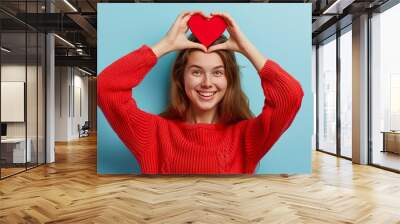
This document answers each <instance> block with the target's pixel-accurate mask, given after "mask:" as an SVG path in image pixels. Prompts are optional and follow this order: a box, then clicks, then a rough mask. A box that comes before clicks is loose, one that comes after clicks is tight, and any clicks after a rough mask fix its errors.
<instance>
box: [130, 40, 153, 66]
mask: <svg viewBox="0 0 400 224" xmlns="http://www.w3.org/2000/svg"><path fill="white" fill-rule="evenodd" d="M135 51H138V52H139V53H140V54H141V55H142V56H144V57H145V58H146V59H147V60H146V64H148V65H150V66H153V65H155V64H156V63H157V60H158V58H157V55H156V54H155V53H154V52H153V49H151V47H149V46H148V45H146V44H143V45H142V46H140V47H139V48H138V49H137V50H135ZM135 51H133V52H135ZM133 52H131V53H133Z"/></svg>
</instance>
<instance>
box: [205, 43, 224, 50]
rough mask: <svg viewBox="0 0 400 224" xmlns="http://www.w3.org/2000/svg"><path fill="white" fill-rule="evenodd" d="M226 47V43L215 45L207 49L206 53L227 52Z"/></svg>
mask: <svg viewBox="0 0 400 224" xmlns="http://www.w3.org/2000/svg"><path fill="white" fill-rule="evenodd" d="M227 46H228V45H227V44H226V42H224V43H221V44H217V45H213V46H211V47H209V48H208V50H207V52H213V51H218V50H228V49H227Z"/></svg>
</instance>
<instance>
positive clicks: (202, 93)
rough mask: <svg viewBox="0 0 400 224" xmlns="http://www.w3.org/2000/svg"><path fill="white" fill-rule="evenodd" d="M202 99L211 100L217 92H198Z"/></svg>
mask: <svg viewBox="0 0 400 224" xmlns="http://www.w3.org/2000/svg"><path fill="white" fill-rule="evenodd" d="M196 92H197V93H198V94H199V95H200V96H201V97H202V98H205V99H209V98H211V97H213V96H214V95H215V94H216V93H217V91H213V92H203V91H196Z"/></svg>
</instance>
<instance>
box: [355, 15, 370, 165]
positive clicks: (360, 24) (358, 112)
mask: <svg viewBox="0 0 400 224" xmlns="http://www.w3.org/2000/svg"><path fill="white" fill-rule="evenodd" d="M352 28H353V40H352V43H353V59H352V60H353V80H352V81H353V84H352V85H353V92H352V94H353V114H352V115H353V116H352V117H353V118H352V119H353V124H352V125H353V130H352V135H353V136H352V138H353V140H352V145H353V153H352V157H353V162H354V163H358V164H367V163H368V116H367V115H368V98H367V96H368V95H367V94H368V82H367V81H368V79H367V78H368V77H367V75H368V73H367V72H368V61H367V58H368V39H367V37H368V15H366V14H364V15H361V16H360V17H358V18H356V19H354V20H353V25H352Z"/></svg>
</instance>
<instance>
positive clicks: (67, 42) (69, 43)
mask: <svg viewBox="0 0 400 224" xmlns="http://www.w3.org/2000/svg"><path fill="white" fill-rule="evenodd" d="M54 36H55V37H57V38H58V39H60V40H61V41H62V42H64V43H66V44H68V45H69V46H71V47H73V48H75V45H73V44H72V43H71V42H69V41H68V40H66V39H64V38H62V37H60V36H59V35H57V34H54Z"/></svg>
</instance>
